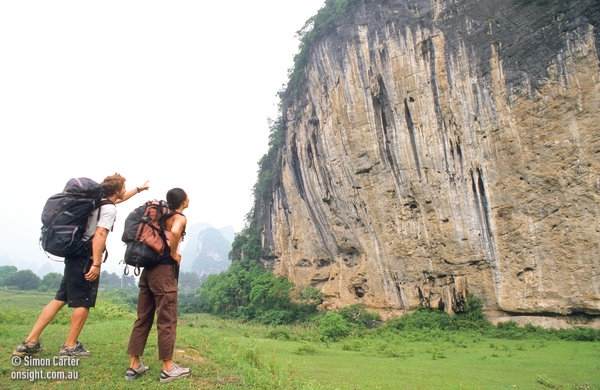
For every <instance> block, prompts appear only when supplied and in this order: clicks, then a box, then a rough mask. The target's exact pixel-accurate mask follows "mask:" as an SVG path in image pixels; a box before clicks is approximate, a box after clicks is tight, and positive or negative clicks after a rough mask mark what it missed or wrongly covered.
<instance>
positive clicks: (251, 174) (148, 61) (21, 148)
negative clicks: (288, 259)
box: [0, 0, 324, 273]
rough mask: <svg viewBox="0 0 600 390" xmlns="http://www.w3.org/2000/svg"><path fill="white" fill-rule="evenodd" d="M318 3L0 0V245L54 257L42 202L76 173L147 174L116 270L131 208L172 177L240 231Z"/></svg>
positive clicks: (194, 205) (194, 218)
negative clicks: (43, 230)
mask: <svg viewBox="0 0 600 390" xmlns="http://www.w3.org/2000/svg"><path fill="white" fill-rule="evenodd" d="M323 3H324V0H257V1H247V0H229V1H200V0H196V1H187V0H183V1H178V0H174V1H160V2H159V1H151V0H144V1H127V0H119V1H112V0H108V1H107V0H105V1H87V0H71V1H47V0H38V1H28V0H16V1H2V2H0V56H1V59H0V132H1V142H2V144H1V145H2V148H1V151H0V167H1V168H0V172H1V175H2V176H1V178H2V191H0V204H1V205H2V206H0V218H1V221H2V223H0V237H1V239H0V258H2V256H9V257H10V258H11V260H13V261H18V262H19V265H17V267H18V268H19V269H26V268H32V269H34V267H30V266H28V265H29V264H38V265H39V264H42V263H45V262H48V261H49V260H48V259H47V258H46V256H45V254H44V253H43V252H42V251H41V250H40V248H39V246H38V239H39V231H40V227H41V222H40V214H41V211H42V208H43V205H44V203H45V201H46V199H47V198H48V197H49V196H50V195H52V194H55V193H57V192H60V191H61V190H62V188H63V187H64V184H65V183H66V182H67V180H68V179H69V178H71V177H79V176H87V177H90V178H92V179H95V180H97V181H101V180H102V179H103V178H104V177H106V176H108V175H110V174H113V173H115V172H119V173H121V174H122V175H123V176H125V177H126V178H127V186H128V187H129V188H132V187H135V186H136V185H139V184H141V183H143V182H144V181H145V180H150V185H151V189H150V191H148V192H144V193H142V195H138V196H137V197H134V198H133V199H131V200H130V201H128V202H126V203H123V204H121V205H119V206H118V216H117V223H116V225H115V231H114V232H113V233H112V234H111V235H109V238H108V240H109V252H110V258H109V261H108V263H109V266H108V267H105V269H106V270H107V271H109V272H118V273H120V272H121V270H122V267H121V266H117V264H116V263H117V262H118V260H119V259H121V258H122V249H123V247H122V243H121V239H120V237H121V232H122V224H123V221H124V220H125V217H126V216H127V214H128V213H129V212H130V211H131V210H132V209H133V208H135V207H137V206H138V205H139V204H141V203H143V202H144V201H145V200H148V199H154V198H164V196H165V193H166V191H167V190H168V189H169V188H172V187H182V188H184V189H185V190H186V191H187V192H188V194H189V196H190V201H191V204H190V208H189V209H188V211H187V213H186V214H187V215H188V220H189V222H188V223H189V224H190V225H193V224H196V223H201V222H206V223H210V224H211V225H213V226H215V227H216V228H221V227H224V226H227V225H231V226H233V227H234V229H235V230H236V231H239V230H241V229H242V227H243V225H244V217H245V215H246V214H247V213H248V212H249V211H250V209H251V207H252V197H251V193H252V186H253V185H254V183H255V181H256V174H257V169H258V166H257V163H258V160H259V159H260V158H261V157H262V155H263V154H264V153H265V152H266V151H267V142H268V134H269V128H268V121H267V119H268V118H273V119H275V118H276V117H277V115H278V113H277V103H278V99H277V96H276V94H277V92H278V91H279V90H280V89H281V88H282V87H283V86H284V84H285V83H286V82H287V72H288V69H290V68H291V67H292V66H293V56H294V55H295V54H296V53H297V52H298V43H299V42H298V41H297V39H296V37H295V32H296V31H298V30H299V29H300V28H301V27H302V26H303V25H304V22H305V21H306V20H307V19H308V18H309V17H311V16H313V15H315V14H316V13H317V11H318V10H319V8H321V6H322V5H323ZM0 265H3V264H2V263H1V260H0ZM59 269H61V268H60V266H59ZM34 271H36V270H35V269H34Z"/></svg>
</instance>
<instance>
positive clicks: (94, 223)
mask: <svg viewBox="0 0 600 390" xmlns="http://www.w3.org/2000/svg"><path fill="white" fill-rule="evenodd" d="M99 212H100V219H98V213H99ZM116 218H117V206H115V205H114V204H110V203H109V204H103V205H102V206H101V207H99V208H97V209H96V210H94V211H93V212H92V215H90V218H89V219H88V223H87V227H86V228H85V233H84V234H83V240H84V241H87V240H89V239H90V237H92V236H93V235H94V233H96V229H97V228H98V226H100V227H103V228H105V229H106V230H108V231H111V230H112V228H113V225H114V224H115V219H116Z"/></svg>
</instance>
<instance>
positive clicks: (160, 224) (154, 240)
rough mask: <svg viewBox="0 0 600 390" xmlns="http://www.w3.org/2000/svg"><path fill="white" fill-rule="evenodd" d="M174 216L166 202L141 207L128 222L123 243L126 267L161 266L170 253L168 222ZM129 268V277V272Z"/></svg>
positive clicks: (134, 211) (126, 220)
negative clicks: (166, 224)
mask: <svg viewBox="0 0 600 390" xmlns="http://www.w3.org/2000/svg"><path fill="white" fill-rule="evenodd" d="M170 215H172V212H171V209H170V208H169V205H168V204H167V202H165V201H164V200H151V201H148V202H146V203H144V204H143V205H141V206H139V207H137V208H136V209H135V210H133V211H132V212H131V213H129V215H128V216H127V219H125V227H124V229H123V236H122V237H121V240H122V241H123V242H124V243H125V245H126V248H125V258H124V261H125V264H127V265H131V266H134V267H135V274H136V275H138V274H139V271H140V268H144V267H152V266H154V265H156V264H159V263H160V261H161V260H162V258H163V256H164V255H165V254H166V253H167V252H168V251H169V247H168V244H167V236H166V234H165V220H166V219H167V218H168V217H169V216H170ZM127 265H126V266H125V274H127V273H128V269H127Z"/></svg>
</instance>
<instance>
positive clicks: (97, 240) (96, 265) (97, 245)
mask: <svg viewBox="0 0 600 390" xmlns="http://www.w3.org/2000/svg"><path fill="white" fill-rule="evenodd" d="M107 237H108V230H107V229H105V228H103V227H100V226H98V227H97V228H96V233H94V237H93V238H92V266H91V267H90V270H89V271H88V272H87V273H86V274H85V280H87V281H88V282H93V281H94V280H96V279H98V278H99V277H100V267H101V265H102V254H103V253H104V247H105V246H106V238H107Z"/></svg>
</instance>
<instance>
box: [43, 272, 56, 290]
mask: <svg viewBox="0 0 600 390" xmlns="http://www.w3.org/2000/svg"><path fill="white" fill-rule="evenodd" d="M61 281H62V275H61V274H59V273H58V272H50V273H48V274H46V275H44V277H43V278H42V281H41V282H40V286H39V287H38V289H39V290H40V291H52V290H58V288H59V287H60V282H61Z"/></svg>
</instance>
